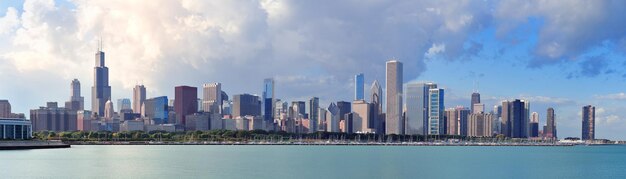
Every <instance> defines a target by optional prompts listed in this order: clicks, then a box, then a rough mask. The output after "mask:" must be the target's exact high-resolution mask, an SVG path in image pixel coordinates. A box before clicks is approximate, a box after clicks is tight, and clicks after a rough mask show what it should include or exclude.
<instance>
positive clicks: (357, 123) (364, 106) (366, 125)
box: [351, 100, 375, 133]
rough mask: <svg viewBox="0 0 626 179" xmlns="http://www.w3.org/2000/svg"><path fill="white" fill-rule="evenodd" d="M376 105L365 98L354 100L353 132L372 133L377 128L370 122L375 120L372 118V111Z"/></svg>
mask: <svg viewBox="0 0 626 179" xmlns="http://www.w3.org/2000/svg"><path fill="white" fill-rule="evenodd" d="M372 108H374V105H372V104H371V103H367V102H365V100H356V101H354V102H352V110H353V111H354V112H353V114H352V131H351V132H352V133H357V132H358V133H372V132H374V130H375V129H373V128H371V127H370V126H373V125H371V124H370V123H372V122H374V121H373V120H372V118H373V117H374V116H373V113H372V112H371V110H372Z"/></svg>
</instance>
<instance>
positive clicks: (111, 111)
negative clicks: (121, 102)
mask: <svg viewBox="0 0 626 179" xmlns="http://www.w3.org/2000/svg"><path fill="white" fill-rule="evenodd" d="M104 118H105V119H107V120H113V118H115V108H113V102H112V101H111V100H108V101H107V102H106V103H104Z"/></svg>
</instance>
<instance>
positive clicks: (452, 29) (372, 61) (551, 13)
mask: <svg viewBox="0 0 626 179" xmlns="http://www.w3.org/2000/svg"><path fill="white" fill-rule="evenodd" d="M569 7H585V8H569ZM625 11H626V2H624V1H564V2H559V1H503V2H500V1H495V2H492V1H394V2H393V3H391V2H386V1H339V2H337V1H328V2H327V3H319V2H318V3H313V2H306V1H273V0H265V1H224V2H217V1H192V0H183V1H161V2H158V3H157V2H155V3H140V2H137V1H98V0H96V1H46V0H34V1H7V0H2V1H0V39H2V40H1V41H0V81H1V82H2V87H1V88H0V98H1V99H8V100H10V102H11V104H12V107H13V111H14V112H18V113H25V114H28V112H29V110H30V109H35V108H38V107H39V106H44V105H45V104H46V102H48V101H58V102H63V101H66V100H68V97H69V95H70V91H69V89H70V83H71V81H72V79H75V78H77V79H79V80H81V83H82V91H83V95H84V96H86V98H85V99H86V100H85V104H87V105H85V108H88V109H90V108H91V107H90V105H89V104H91V102H90V98H89V96H90V95H91V94H90V88H91V86H93V70H94V69H93V66H94V61H93V60H94V53H95V52H96V51H97V49H98V41H99V40H100V39H101V40H102V42H103V45H102V48H103V51H105V52H106V60H107V66H108V67H109V73H110V77H109V80H110V84H111V87H112V90H111V91H112V99H113V100H116V99H119V98H131V97H132V92H133V90H132V88H133V87H134V86H135V85H136V84H144V85H145V86H146V89H147V94H148V97H156V96H163V95H166V96H169V97H171V98H173V96H174V86H179V85H190V86H196V87H201V86H202V84H204V83H210V82H220V83H222V90H223V91H226V92H228V94H241V93H252V94H258V95H261V93H262V90H263V79H265V78H274V79H275V81H276V86H275V89H276V91H275V96H276V97H277V98H280V99H283V100H286V101H295V100H302V101H305V100H308V99H309V98H310V97H312V96H316V97H319V98H320V106H328V104H329V103H330V102H334V101H339V100H346V101H351V100H352V99H353V97H354V90H353V88H354V84H355V82H354V75H355V74H358V73H364V77H365V84H367V85H366V86H367V87H366V88H365V89H366V91H365V92H366V93H367V94H369V84H371V83H372V82H373V81H374V80H378V81H379V82H382V83H383V84H384V80H385V62H386V61H388V60H390V59H398V60H400V61H402V62H403V63H404V82H405V83H407V82H412V81H432V82H435V83H437V84H438V85H439V87H440V88H444V89H445V90H446V101H445V103H446V108H449V107H455V106H457V105H464V106H468V105H469V104H470V97H471V93H472V92H474V91H478V92H480V93H481V97H482V101H483V103H484V104H485V106H486V109H487V110H491V108H492V107H493V105H496V104H497V103H499V102H500V101H501V100H512V99H516V98H520V99H526V100H528V101H530V104H531V105H530V111H531V112H538V113H539V114H540V115H539V116H540V126H543V125H544V124H545V122H546V117H545V116H546V109H547V108H548V107H553V108H555V113H556V122H557V126H558V130H559V137H568V136H574V137H577V136H580V130H581V129H580V128H581V108H582V106H584V105H588V104H590V105H594V106H596V119H597V121H596V138H600V139H602V138H606V139H615V140H625V139H626V138H625V137H624V136H626V131H624V130H623V129H624V128H625V127H626V120H625V117H626V105H625V104H626V94H624V91H625V90H624V89H625V87H626V85H624V83H625V82H626V71H624V70H623V69H624V67H626V61H624V52H626V31H624V29H626V17H625V15H624V14H623V12H625ZM382 86H383V87H384V85H382ZM199 92H200V91H199Z"/></svg>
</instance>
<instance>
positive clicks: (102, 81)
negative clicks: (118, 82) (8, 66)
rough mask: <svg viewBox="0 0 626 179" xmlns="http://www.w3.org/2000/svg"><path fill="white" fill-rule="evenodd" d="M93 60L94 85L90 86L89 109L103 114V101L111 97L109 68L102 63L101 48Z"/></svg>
mask: <svg viewBox="0 0 626 179" xmlns="http://www.w3.org/2000/svg"><path fill="white" fill-rule="evenodd" d="M95 62H96V65H95V67H94V74H93V75H94V77H93V78H94V79H93V81H94V83H93V84H94V85H93V87H92V88H91V111H93V112H94V113H96V114H97V115H98V116H104V106H105V103H106V102H107V101H108V100H110V99H111V86H109V68H108V67H106V66H105V64H104V62H105V61H104V52H103V51H102V49H99V50H98V52H96V60H95Z"/></svg>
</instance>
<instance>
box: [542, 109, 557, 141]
mask: <svg viewBox="0 0 626 179" xmlns="http://www.w3.org/2000/svg"><path fill="white" fill-rule="evenodd" d="M555 118H556V114H554V108H548V110H547V115H546V126H545V127H544V128H543V136H544V137H545V138H549V139H557V135H556V122H555Z"/></svg>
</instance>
